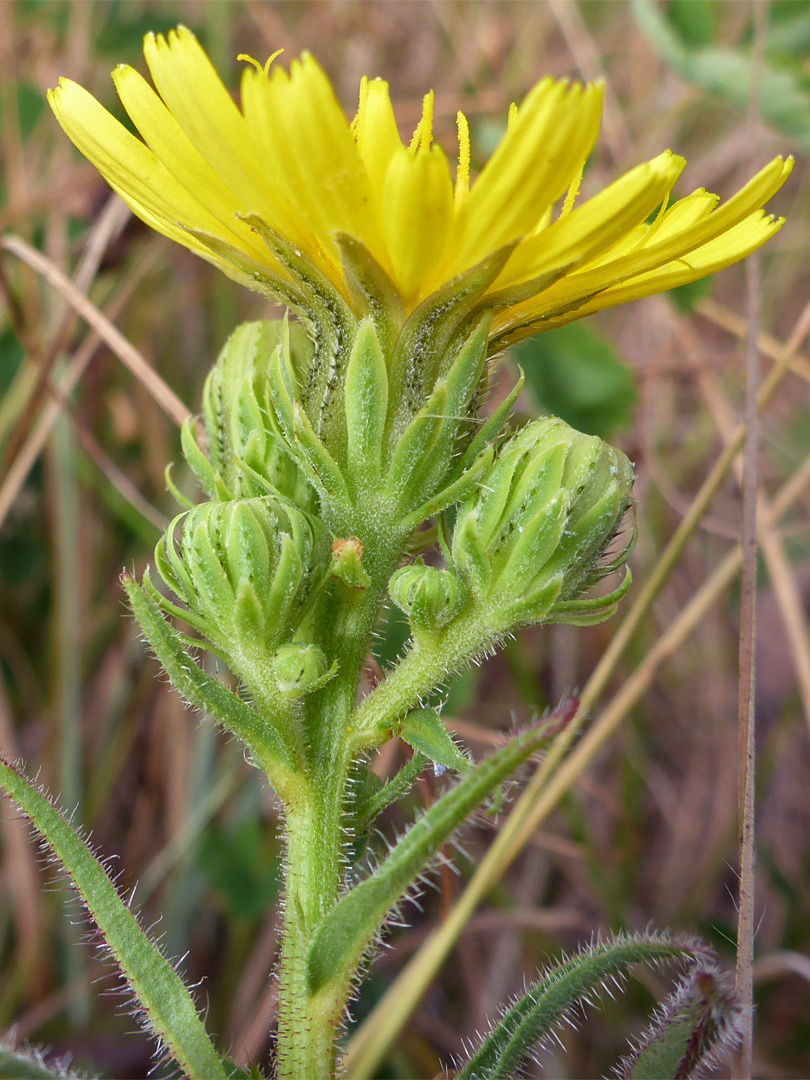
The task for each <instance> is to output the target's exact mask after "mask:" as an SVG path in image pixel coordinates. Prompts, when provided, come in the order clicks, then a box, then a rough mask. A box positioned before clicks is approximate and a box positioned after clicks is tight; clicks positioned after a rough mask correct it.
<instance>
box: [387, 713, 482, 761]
mask: <svg viewBox="0 0 810 1080" xmlns="http://www.w3.org/2000/svg"><path fill="white" fill-rule="evenodd" d="M399 735H400V738H402V739H404V740H405V742H406V743H408V745H409V746H412V747H413V748H414V750H418V751H420V753H422V754H424V755H425V757H426V758H429V759H430V761H432V762H433V763H434V764H435V765H441V766H442V767H443V769H453V770H455V772H459V773H468V772H469V771H470V769H471V768H472V767H473V766H472V762H471V761H470V759H469V758H468V757H467V755H466V754H464V753H462V752H461V750H459V748H458V747H457V746H456V744H455V743H454V742H453V737H452V735H451V734H450V732H449V731H448V730H447V728H446V727H445V726H444V723H443V722H442V718H441V717H440V716H439V714H438V713H437V712H436V711H435V709H415V710H414V711H413V712H411V713H408V715H407V716H406V717H405V719H404V720H403V721H402V727H401V729H400V731H399Z"/></svg>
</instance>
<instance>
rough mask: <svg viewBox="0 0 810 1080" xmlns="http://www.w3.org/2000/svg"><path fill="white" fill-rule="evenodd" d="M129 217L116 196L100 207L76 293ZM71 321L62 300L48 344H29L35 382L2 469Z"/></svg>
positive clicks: (19, 441) (30, 417)
mask: <svg viewBox="0 0 810 1080" xmlns="http://www.w3.org/2000/svg"><path fill="white" fill-rule="evenodd" d="M129 217H130V210H129V207H128V206H126V204H125V203H123V202H121V200H120V199H119V198H118V196H117V195H113V196H111V198H110V199H108V200H107V205H106V206H105V207H104V210H103V211H102V212H101V215H100V216H99V219H98V221H97V222H96V224H95V225H94V226H93V229H92V231H91V233H90V238H89V239H88V241H87V244H86V246H85V249H84V252H83V253H82V257H81V260H80V262H79V266H78V268H77V270H76V274H75V276H74V279H73V283H74V285H75V286H76V288H77V289H78V290H79V291H80V292H86V291H87V289H88V288H89V287H90V284H91V282H92V281H93V279H94V277H95V276H96V273H97V272H98V268H99V266H100V264H101V260H102V258H103V257H104V252H105V251H106V250H107V248H108V246H109V244H110V243H111V241H113V240H114V239H115V238H116V237H117V236H119V235H120V233H121V231H122V229H123V228H124V226H125V224H126V222H127V220H128V218H129ZM1 282H2V279H1V278H0V283H1ZM9 300H10V301H11V300H12V297H11V296H9ZM9 307H10V308H11V310H12V312H13V311H14V306H13V303H10V304H9ZM21 314H22V313H21ZM75 318H76V313H75V311H74V310H72V309H71V307H70V305H69V303H68V302H67V300H65V301H64V304H63V311H62V313H61V315H60V316H59V318H58V322H57V326H56V330H55V332H54V333H53V334H52V335H51V338H50V341H49V342H48V344H47V345H46V346H45V348H44V349H42V350H41V355H36V353H37V352H38V351H39V350H36V349H35V347H33V346H32V345H31V344H29V352H30V353H31V354H32V357H31V358H32V359H36V361H37V372H36V379H35V382H34V385H33V387H32V388H31V391H30V394H29V396H28V400H27V401H26V402H25V404H24V406H23V407H22V408H21V409H20V417H19V421H18V423H17V426H16V428H15V429H14V431H12V433H11V435H10V437H9V440H8V444H7V445H6V447H5V451H4V454H3V466H6V463H7V462H13V461H14V459H15V458H16V456H17V454H18V453H19V451H20V448H21V447H22V445H23V444H24V442H25V440H26V438H27V437H28V434H29V432H30V430H31V426H32V425H33V423H34V421H35V418H36V415H37V411H38V409H39V407H40V405H41V403H42V401H43V399H44V397H45V395H46V394H47V392H48V387H49V385H50V381H51V375H52V372H53V367H54V364H55V363H56V361H57V359H58V357H59V355H60V353H61V351H62V350H63V348H64V346H65V342H66V340H67V338H68V335H69V333H70V331H71V328H72V326H73V323H74V320H75ZM22 322H23V323H25V319H24V318H23V319H22ZM18 330H19V332H20V336H21V338H22V339H23V340H26V338H27V337H28V336H29V335H28V334H27V327H25V326H24V325H23V326H19V327H18ZM3 471H5V469H3Z"/></svg>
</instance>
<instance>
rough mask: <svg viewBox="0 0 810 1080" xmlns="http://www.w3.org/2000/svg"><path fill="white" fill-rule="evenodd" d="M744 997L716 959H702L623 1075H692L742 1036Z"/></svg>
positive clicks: (676, 1079)
mask: <svg viewBox="0 0 810 1080" xmlns="http://www.w3.org/2000/svg"><path fill="white" fill-rule="evenodd" d="M740 1015H741V1010H740V1006H739V1002H738V1001H737V999H736V997H735V995H734V992H733V991H732V990H730V989H729V987H728V985H727V984H726V982H725V980H724V978H723V976H722V973H721V972H720V971H719V969H718V968H717V967H716V966H715V965H714V964H712V963H704V962H698V963H696V964H695V965H694V966H693V968H692V969H691V971H689V972H687V974H686V975H685V976H684V978H683V979H682V980H681V983H680V985H679V986H678V987H677V988H676V990H675V991H674V993H673V994H671V995H670V997H669V998H668V999H667V1000H666V1001H665V1002H664V1003H663V1005H662V1006H661V1007H660V1009H659V1010H658V1012H657V1014H656V1016H655V1017H654V1019H653V1023H652V1025H651V1026H650V1028H649V1030H648V1031H646V1032H645V1033H644V1035H643V1036H642V1037H641V1039H640V1040H639V1043H638V1046H637V1047H636V1048H635V1050H634V1052H633V1053H632V1054H630V1055H629V1056H628V1057H626V1058H624V1060H623V1061H622V1062H621V1063H620V1064H619V1065H618V1067H617V1068H616V1070H615V1074H616V1076H617V1077H618V1080H661V1078H663V1080H688V1078H689V1077H692V1076H695V1075H696V1073H697V1070H698V1069H700V1070H701V1072H702V1070H703V1069H704V1068H705V1067H707V1066H708V1065H710V1064H711V1059H712V1058H715V1057H716V1055H717V1053H718V1051H722V1050H728V1049H730V1048H731V1047H732V1046H733V1045H734V1044H735V1042H736V1041H737V1038H738V1021H739V1018H740Z"/></svg>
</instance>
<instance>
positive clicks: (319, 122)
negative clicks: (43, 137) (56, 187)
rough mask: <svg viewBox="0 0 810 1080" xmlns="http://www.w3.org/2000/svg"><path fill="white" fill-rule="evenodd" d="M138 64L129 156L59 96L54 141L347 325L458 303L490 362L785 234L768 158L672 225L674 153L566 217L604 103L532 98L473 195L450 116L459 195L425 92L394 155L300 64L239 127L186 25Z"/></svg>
mask: <svg viewBox="0 0 810 1080" xmlns="http://www.w3.org/2000/svg"><path fill="white" fill-rule="evenodd" d="M144 54H145V57H146V62H147V65H148V67H149V71H150V74H151V76H152V79H153V81H154V85H155V88H156V90H157V93H156V92H155V90H153V89H152V87H151V86H150V85H149V84H148V83H147V82H146V81H145V80H144V79H143V78H142V76H141V75H139V74H138V73H137V72H136V71H135V70H134V69H133V68H131V67H127V66H124V65H122V66H120V67H118V68H117V69H116V71H115V72H114V73H113V79H114V81H115V85H116V89H117V90H118V94H119V96H120V98H121V101H122V102H123V105H124V108H125V109H126V111H127V113H128V114H129V116H130V117H131V119H132V121H133V123H134V125H135V127H136V128H137V129H138V131H139V132H140V134H141V136H142V137H143V140H144V141H143V142H141V141H140V140H139V139H137V138H136V137H135V136H133V135H131V134H130V133H129V132H128V131H127V130H126V129H125V128H124V127H123V126H122V125H121V124H119V123H118V122H117V121H116V120H115V119H114V118H113V117H112V116H111V115H110V114H109V113H108V112H107V111H106V110H105V109H104V108H103V107H102V106H101V105H100V104H99V103H98V102H97V101H96V100H95V99H94V98H93V97H92V96H91V95H90V94H89V93H88V92H87V91H86V90H84V89H83V88H82V87H81V86H79V85H77V84H76V83H74V82H71V81H69V80H67V79H62V80H61V82H60V86H59V88H58V89H56V90H54V91H52V92H51V93H50V95H49V100H50V103H51V106H52V108H53V110H54V112H55V114H56V116H57V118H58V120H59V122H60V124H61V125H62V127H63V128H64V129H65V131H66V132H67V134H68V135H69V136H70V138H71V139H72V140H73V142H74V143H75V144H76V146H77V147H78V148H79V149H80V150H81V151H82V153H84V154H85V155H86V156H87V157H88V158H89V159H90V160H91V161H92V162H93V163H94V164H95V165H96V166H97V168H98V169H99V170H100V171H101V173H102V174H103V176H104V177H105V178H106V180H107V181H108V183H109V184H110V185H111V186H112V187H113V188H114V189H115V191H117V192H118V193H119V195H120V196H121V197H122V198H123V199H124V200H125V201H126V202H127V204H128V205H129V206H130V207H131V208H132V209H133V211H134V212H135V213H136V214H137V215H138V216H139V217H140V218H142V219H143V220H144V221H145V222H147V224H149V225H151V226H152V227H154V228H155V229H157V230H158V231H159V232H161V233H163V234H164V235H166V236H169V237H171V238H172V239H173V240H177V241H178V242H179V243H181V244H184V245H185V246H186V247H188V248H190V249H191V250H192V251H195V252H196V253H197V254H198V255H201V256H202V257H203V258H205V259H208V260H209V261H210V262H213V263H215V264H216V265H218V266H219V267H220V268H221V269H222V270H224V271H225V273H227V274H229V275H230V276H231V277H233V278H236V279H237V280H240V281H242V282H243V283H245V284H247V285H249V286H250V287H251V288H254V289H258V290H260V291H263V292H266V293H268V294H269V295H272V296H274V297H276V298H280V299H282V300H283V301H284V302H286V303H288V304H290V305H292V306H293V307H298V308H299V309H301V308H303V309H306V308H307V304H308V301H307V299H306V297H307V296H309V297H311V296H312V295H313V294H318V295H320V294H321V293H322V290H320V289H319V286H318V282H321V283H323V282H327V283H328V284H329V287H330V289H332V290H334V291H335V292H336V293H337V294H339V295H340V296H342V298H343V299H344V300H345V302H346V304H347V306H348V308H350V309H351V310H352V311H353V312H354V313H355V314H356V315H363V314H365V313H367V312H368V311H369V310H370V309H371V308H373V298H372V299H371V300H370V299H369V298H370V297H372V294H374V295H376V296H377V297H378V298H379V297H383V298H384V300H385V303H386V304H387V305H388V307H389V308H390V309H392V310H393V309H396V312H397V314H396V316H395V319H396V321H397V323H399V324H400V325H401V323H402V322H403V321H404V320H405V319H406V318H407V317H408V316H409V315H410V314H411V313H412V312H413V311H414V310H415V309H417V308H418V307H419V306H420V305H422V304H424V303H425V302H426V301H428V302H429V301H430V298H431V297H435V294H438V293H442V294H447V295H448V296H450V295H453V296H458V295H460V294H461V293H466V294H467V295H468V296H469V298H470V299H473V297H474V305H475V309H477V310H481V311H483V310H485V309H487V308H489V309H491V310H492V312H493V322H492V327H491V332H490V333H491V339H492V347H493V348H495V347H498V346H500V345H502V344H505V343H508V342H510V341H514V340H518V339H519V338H521V337H525V336H527V335H529V334H532V333H536V332H537V331H538V330H541V329H547V328H551V327H554V326H559V325H561V324H562V323H565V322H569V321H571V320H572V319H576V318H580V317H582V316H583V315H586V314H589V313H590V312H593V311H598V310H600V309H602V308H606V307H610V306H612V305H614V304H619V303H623V302H624V301H626V300H633V299H636V298H638V297H641V296H646V295H649V294H651V293H656V292H660V291H662V290H666V289H670V288H673V287H674V286H676V285H681V284H684V283H685V282H689V281H694V280H696V279H697V278H700V277H703V276H704V275H706V274H710V273H712V272H714V271H716V270H719V269H721V268H722V267H724V266H728V265H729V264H730V263H733V262H736V261H737V260H738V259H741V258H743V257H744V256H746V255H748V254H749V253H750V252H752V251H754V250H755V249H756V248H758V247H760V246H761V245H762V244H764V243H765V241H766V240H768V239H769V238H770V237H771V236H773V234H774V233H775V232H776V231H777V230H778V229H779V228H780V226H781V224H782V220H781V219H774V218H773V217H771V216H768V215H766V214H765V213H764V212H763V210H762V209H761V208H762V206H763V205H764V203H765V202H766V201H767V200H768V199H770V198H771V196H772V195H773V194H774V192H776V191H778V189H779V188H780V187H781V185H782V184H783V183H784V181H785V179H786V177H787V176H788V175H789V173H790V170H791V168H792V161H791V160H790V159H788V160H787V161H783V160H782V159H781V158H776V159H775V160H774V161H772V162H771V163H770V164H769V165H767V166H766V167H765V168H764V169H763V170H762V171H761V172H759V173H758V174H757V175H756V176H755V177H754V178H753V179H752V180H751V181H750V182H749V183H748V184H747V185H746V186H745V187H744V188H743V189H742V190H741V191H739V192H738V193H737V194H736V195H735V196H733V197H732V198H731V199H729V200H728V201H727V202H726V203H724V204H722V205H718V199H717V197H716V196H714V195H711V194H709V193H707V192H706V191H704V190H702V189H698V190H697V191H695V192H693V193H692V194H691V195H689V196H687V197H686V198H684V199H681V200H680V201H678V202H675V203H674V204H673V205H671V206H669V208H667V200H668V197H669V194H670V191H671V189H672V187H673V185H674V183H675V181H676V180H677V178H678V176H679V174H680V172H681V170H682V168H683V166H684V160H683V159H682V158H680V157H678V156H676V155H673V154H671V153H669V152H668V151H667V152H665V153H663V154H660V155H659V156H658V157H656V158H654V159H653V160H652V161H649V162H646V163H644V164H642V165H639V166H637V167H636V168H634V169H632V170H631V171H630V172H628V173H627V174H626V175H624V176H622V177H621V178H620V179H619V180H616V181H615V182H614V183H612V184H611V185H610V186H608V187H607V188H605V189H604V190H603V191H601V192H600V193H599V194H597V195H595V196H594V197H593V198H591V199H589V200H587V201H585V202H583V203H581V204H579V205H575V199H576V195H577V192H578V188H579V181H580V178H581V176H582V171H583V167H584V164H585V161H586V159H587V158H588V155H589V154H590V152H591V149H592V148H593V145H594V142H595V140H596V136H597V133H598V130H599V121H600V112H601V98H602V92H601V87H600V86H598V85H591V86H583V85H581V84H579V83H569V82H568V81H567V80H559V81H554V80H552V79H550V78H547V79H543V80H542V81H541V82H539V83H538V84H537V85H536V86H535V87H534V88H533V89H532V90H531V91H530V92H529V94H528V96H527V97H526V99H525V101H524V102H523V103H522V104H521V105H520V106H519V107H518V108H516V107H514V106H513V107H512V109H511V110H510V117H509V127H508V130H507V132H506V134H505V135H504V137H503V138H502V140H501V142H500V145H499V146H498V148H497V149H496V151H495V153H494V154H493V155H492V157H491V158H490V159H489V161H488V162H487V163H486V165H485V166H484V167H483V169H482V170H481V172H480V173H479V175H478V176H476V177H475V178H473V177H472V176H471V174H470V141H469V131H468V126H467V121H466V119H465V117H464V115H463V114H462V113H459V114H458V136H459V155H458V163H457V166H456V169H455V179H454V177H453V171H452V169H451V166H450V163H449V162H448V159H447V156H446V154H445V153H444V151H443V150H442V149H441V147H439V146H438V145H436V144H435V143H434V142H433V137H432V135H433V133H432V127H433V124H432V114H433V96H432V94H428V95H427V96H426V97H425V103H424V110H423V114H422V119H421V120H420V122H419V125H418V127H417V129H416V131H415V133H414V135H413V138H412V139H411V140H410V142H409V143H403V141H402V140H401V138H400V135H399V132H398V129H397V124H396V120H395V117H394V111H393V108H392V106H391V100H390V98H389V94H388V86H387V84H386V83H385V82H383V81H382V80H381V79H372V80H369V79H366V78H364V79H363V80H362V81H361V84H360V103H359V108H358V110H357V115H356V116H355V118H354V120H353V121H352V122H351V123H349V122H348V121H347V119H346V117H345V115H344V113H343V110H342V109H341V107H340V104H339V103H338V101H337V99H336V97H335V93H334V91H333V89H332V86H331V84H330V83H329V80H328V79H327V77H326V75H325V74H324V72H323V71H322V69H321V68H320V67H319V65H318V63H317V62H316V61H315V60H314V59H313V57H312V56H309V55H304V56H302V57H301V58H300V59H298V60H294V61H293V62H292V64H291V65H290V70H289V72H287V71H286V70H284V68H283V67H281V66H280V65H278V64H272V65H271V63H270V62H268V64H266V65H265V66H264V67H261V66H260V65H259V64H257V63H256V62H255V61H251V62H250V63H248V64H246V66H245V70H244V73H243V76H242V85H241V109H240V108H238V107H237V105H236V104H235V103H234V102H233V100H232V99H231V97H230V95H229V94H228V92H227V90H226V89H225V87H224V85H223V84H222V82H221V81H220V79H219V77H218V75H217V74H216V72H215V71H214V68H213V67H212V65H211V63H210V61H209V59H208V57H207V56H206V55H205V53H204V51H203V49H202V48H201V46H200V45H199V43H198V42H197V40H196V38H195V37H194V35H193V34H192V33H191V31H189V30H187V29H186V28H185V27H182V26H181V27H178V28H177V30H175V31H173V32H172V33H170V34H169V35H168V37H167V38H164V37H163V36H160V35H157V36H156V35H152V34H150V35H148V36H147V37H146V39H145V43H144ZM272 59H274V58H271V60H272ZM560 203H561V204H562V205H561V208H560V209H559V210H556V209H555V208H556V207H557V205H558V204H560ZM658 208H661V209H660V212H659V213H658V214H657V216H656V217H655V218H654V220H653V221H652V223H651V224H648V220H649V219H650V218H651V216H652V215H653V214H654V212H655V211H656V210H657V209H658ZM476 268H479V271H478V272H477V273H476V272H474V271H476ZM471 272H472V273H471ZM465 283H466V284H465ZM313 290H314V293H313ZM434 302H435V299H434Z"/></svg>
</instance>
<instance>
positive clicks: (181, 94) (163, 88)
mask: <svg viewBox="0 0 810 1080" xmlns="http://www.w3.org/2000/svg"><path fill="white" fill-rule="evenodd" d="M143 51H144V56H145V57H146V63H147V65H148V67H149V72H150V74H151V76H152V80H153V82H154V84H155V86H156V88H157V91H158V93H159V94H160V96H161V97H162V98H163V100H164V102H165V103H166V105H167V107H168V108H169V110H170V111H171V113H172V114H173V115H174V117H175V119H176V120H177V123H178V124H179V125H180V127H181V128H182V129H183V131H184V132H185V133H186V135H187V136H188V138H189V140H190V141H191V142H192V143H193V144H194V145H195V146H196V147H197V149H198V151H199V152H200V154H201V156H202V157H203V158H204V159H205V161H206V162H207V163H208V165H209V166H210V168H211V169H212V170H213V171H214V172H215V173H216V175H217V176H219V177H221V179H222V181H223V183H224V184H226V185H227V187H228V188H229V189H230V190H231V191H232V192H233V194H234V196H235V198H236V199H237V200H238V202H239V205H240V207H241V208H243V209H244V210H245V211H248V212H251V211H252V212H255V213H261V214H263V215H264V216H267V214H268V212H269V210H268V207H271V208H272V209H273V210H275V211H276V212H282V211H281V210H280V208H276V206H275V203H276V200H275V199H274V193H273V191H272V188H271V187H270V185H269V184H268V183H267V182H266V178H265V172H264V170H263V168H262V163H261V160H260V159H259V157H258V155H257V154H256V153H255V151H254V149H253V143H252V140H251V137H250V131H249V129H248V127H247V124H246V123H245V119H244V117H243V116H242V114H241V113H240V112H239V109H238V108H237V107H236V105H235V104H234V102H233V100H232V98H231V96H230V94H229V93H228V91H227V90H226V89H225V87H224V85H223V84H222V82H221V80H220V78H219V76H218V75H217V73H216V71H215V70H214V68H213V66H212V65H211V61H210V60H209V59H208V57H207V56H206V55H205V52H204V51H203V49H202V47H201V46H200V44H199V42H198V41H197V39H196V38H195V37H194V35H193V34H192V33H191V31H190V30H188V29H186V27H184V26H180V27H178V28H177V30H173V31H171V32H170V33H169V35H168V38H164V37H163V35H161V34H158V35H155V34H147V36H146V38H145V40H144V48H143Z"/></svg>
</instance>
